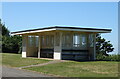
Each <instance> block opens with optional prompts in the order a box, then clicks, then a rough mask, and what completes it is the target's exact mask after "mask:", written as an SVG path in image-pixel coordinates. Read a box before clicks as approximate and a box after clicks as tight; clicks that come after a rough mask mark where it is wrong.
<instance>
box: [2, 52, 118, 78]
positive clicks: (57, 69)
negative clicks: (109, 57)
mask: <svg viewBox="0 0 120 79" xmlns="http://www.w3.org/2000/svg"><path fill="white" fill-rule="evenodd" d="M0 55H2V65H6V66H11V67H21V66H27V65H33V64H40V63H46V62H49V61H50V60H46V59H37V58H22V57H21V54H10V53H0ZM25 69H27V70H32V71H37V72H40V73H44V74H51V75H54V76H60V77H117V76H118V62H115V61H114V62H113V61H88V62H77V61H67V62H61V63H56V64H48V65H44V66H40V67H30V68H25Z"/></svg>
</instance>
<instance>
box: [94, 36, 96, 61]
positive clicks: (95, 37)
mask: <svg viewBox="0 0 120 79" xmlns="http://www.w3.org/2000/svg"><path fill="white" fill-rule="evenodd" d="M93 38H94V53H93V57H94V58H93V60H96V34H94V36H93Z"/></svg>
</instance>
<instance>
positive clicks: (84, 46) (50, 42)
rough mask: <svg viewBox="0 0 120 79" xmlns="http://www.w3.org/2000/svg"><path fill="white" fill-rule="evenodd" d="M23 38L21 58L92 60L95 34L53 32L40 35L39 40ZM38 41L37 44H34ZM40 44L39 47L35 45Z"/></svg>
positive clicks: (93, 57)
mask: <svg viewBox="0 0 120 79" xmlns="http://www.w3.org/2000/svg"><path fill="white" fill-rule="evenodd" d="M29 36H30V35H29ZM29 36H25V35H24V36H23V43H25V44H23V52H22V57H27V56H39V57H47V58H54V59H59V60H61V59H72V60H94V59H95V34H94V33H84V32H68V31H54V32H51V33H47V32H46V33H41V34H38V36H40V39H39V40H36V38H35V37H34V36H33V37H31V39H32V43H31V42H30V41H31V40H30V37H29ZM36 41H38V43H36ZM37 44H40V45H37Z"/></svg>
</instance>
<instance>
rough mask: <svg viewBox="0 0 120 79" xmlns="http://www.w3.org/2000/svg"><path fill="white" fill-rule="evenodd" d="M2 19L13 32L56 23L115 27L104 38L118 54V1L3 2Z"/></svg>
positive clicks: (103, 35) (87, 26) (74, 25)
mask: <svg viewBox="0 0 120 79" xmlns="http://www.w3.org/2000/svg"><path fill="white" fill-rule="evenodd" d="M2 22H4V23H5V25H6V26H7V28H8V29H9V30H10V31H11V32H14V31H20V30H27V29H36V28H43V27H48V26H55V25H59V26H66V27H67V26H72V27H86V28H108V29H112V32H111V33H106V34H105V33H104V34H102V37H104V38H105V39H106V40H110V41H111V43H112V44H113V46H114V48H115V50H114V51H113V52H112V54H116V53H118V3H117V2H3V3H2Z"/></svg>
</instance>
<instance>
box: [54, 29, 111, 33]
mask: <svg viewBox="0 0 120 79" xmlns="http://www.w3.org/2000/svg"><path fill="white" fill-rule="evenodd" d="M56 30H61V31H80V32H98V33H110V31H104V30H97V29H96V30H83V29H66V28H64V29H62V28H56Z"/></svg>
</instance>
